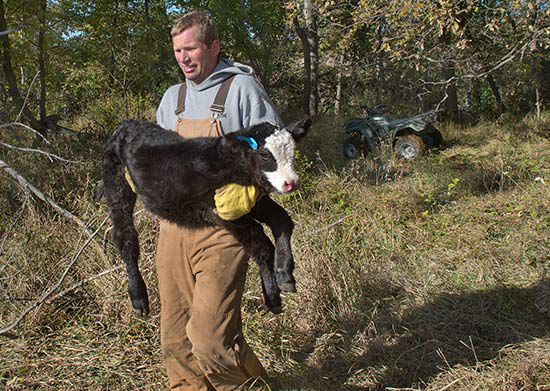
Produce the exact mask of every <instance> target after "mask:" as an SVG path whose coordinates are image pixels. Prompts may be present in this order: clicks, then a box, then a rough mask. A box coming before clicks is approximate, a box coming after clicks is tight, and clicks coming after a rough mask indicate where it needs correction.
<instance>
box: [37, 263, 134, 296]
mask: <svg viewBox="0 0 550 391" xmlns="http://www.w3.org/2000/svg"><path fill="white" fill-rule="evenodd" d="M125 267H126V266H125V265H124V264H122V265H117V266H113V267H111V268H109V269H106V270H103V271H102V272H101V273H97V274H94V275H93V276H90V277H88V278H85V279H83V280H82V281H79V282H77V283H75V284H73V285H71V286H70V287H69V288H67V289H65V290H63V291H61V292H59V293H57V294H55V295H54V296H52V297H50V298H49V299H47V300H46V303H47V304H49V303H51V302H53V301H55V300H57V299H59V298H60V297H62V296H65V295H66V294H67V293H69V292H71V291H74V290H75V289H76V288H80V287H81V286H83V285H85V284H87V283H88V282H90V281H93V280H97V279H98V278H100V277H103V276H104V275H106V274H109V273H112V272H115V271H117V270H120V269H124V268H125Z"/></svg>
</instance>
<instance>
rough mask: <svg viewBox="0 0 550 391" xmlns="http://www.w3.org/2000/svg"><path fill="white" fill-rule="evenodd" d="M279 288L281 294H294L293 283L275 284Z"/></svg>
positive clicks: (294, 286)
mask: <svg viewBox="0 0 550 391" xmlns="http://www.w3.org/2000/svg"><path fill="white" fill-rule="evenodd" d="M277 285H278V286H279V289H281V291H283V292H291V293H293V292H296V284H295V283H293V282H283V283H281V284H277Z"/></svg>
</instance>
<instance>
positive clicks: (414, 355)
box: [0, 113, 550, 391]
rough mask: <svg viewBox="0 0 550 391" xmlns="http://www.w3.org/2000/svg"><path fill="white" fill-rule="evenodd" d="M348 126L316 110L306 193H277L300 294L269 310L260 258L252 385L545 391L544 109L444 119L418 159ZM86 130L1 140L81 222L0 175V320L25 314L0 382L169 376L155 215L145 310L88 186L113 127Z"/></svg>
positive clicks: (128, 384) (144, 218)
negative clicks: (363, 154)
mask: <svg viewBox="0 0 550 391" xmlns="http://www.w3.org/2000/svg"><path fill="white" fill-rule="evenodd" d="M340 124H341V119H334V118H322V119H319V120H318V121H317V122H316V123H315V125H314V127H313V128H312V131H311V134H310V135H309V136H308V137H307V138H306V139H305V140H304V145H302V146H301V149H300V151H299V156H298V162H299V167H300V171H301V174H302V189H301V190H300V192H298V193H296V194H294V195H292V196H289V197H278V198H277V200H278V201H280V202H281V203H283V204H284V205H285V207H286V208H287V209H288V210H289V212H290V213H291V215H292V217H293V218H294V220H295V222H296V229H295V234H294V237H293V246H294V255H295V258H296V263H297V271H296V277H297V279H298V293H295V294H288V295H286V296H285V297H284V299H283V300H284V304H285V311H284V313H283V314H281V315H272V314H269V313H266V312H265V311H263V310H262V308H261V294H260V289H259V278H258V273H257V270H256V269H255V266H253V267H251V268H250V272H249V275H248V283H247V290H246V292H245V298H244V306H243V317H244V324H245V335H246V336H247V339H248V341H249V344H250V345H251V346H252V347H253V348H254V350H255V351H256V352H257V354H258V356H259V357H260V360H261V361H262V362H263V363H264V364H265V366H266V368H267V370H268V373H269V375H270V376H271V378H270V379H268V381H267V382H265V383H264V382H258V383H256V384H255V385H253V386H252V387H257V388H258V389H271V390H322V391H324V390H350V391H355V390H357V391H358V390H398V389H400V390H416V389H422V390H440V391H443V390H518V391H519V390H550V277H549V276H548V273H549V272H550V260H549V257H548V254H549V247H550V246H549V244H550V243H549V242H550V235H549V232H550V231H549V222H550V221H549V206H550V192H549V191H548V186H549V184H550V164H549V163H550V152H549V151H550V141H549V136H550V115H548V113H543V115H542V116H541V118H538V119H535V118H532V117H528V118H525V119H523V120H518V121H501V122H500V123H483V124H479V125H477V126H474V127H464V128H462V127H456V126H447V127H445V126H442V127H441V130H442V133H443V136H444V138H445V145H444V147H443V149H442V150H441V151H439V152H437V153H430V154H429V155H427V156H425V157H423V158H422V159H420V160H419V161H417V162H415V163H412V164H411V163H402V162H399V161H395V160H394V159H393V158H392V156H391V153H390V152H389V151H387V150H386V151H382V153H381V155H380V156H378V157H376V158H374V157H370V158H361V159H358V160H355V161H345V160H344V158H343V157H342V156H341V155H342V153H341V142H342V135H341V134H339V133H338V130H337V129H338V126H339V125H340ZM90 129H92V130H93V131H92V130H89V131H88V132H83V133H81V134H79V135H76V136H75V135H71V134H58V135H55V136H54V137H52V138H51V140H50V141H51V144H49V145H46V144H44V143H39V142H37V141H36V139H35V137H34V136H33V135H32V134H31V133H30V132H28V131H26V130H24V129H20V128H17V129H13V130H12V131H11V132H5V137H4V135H3V142H4V143H9V144H10V145H19V146H31V145H32V147H33V148H40V149H43V150H48V151H51V152H52V153H55V154H57V155H60V156H62V157H64V158H66V159H69V160H71V161H75V162H63V161H61V162H60V161H57V160H55V159H54V160H53V161H50V160H48V158H47V157H46V156H42V155H38V154H36V153H29V152H22V151H18V150H14V149H10V148H2V149H0V160H2V161H4V162H6V163H8V164H9V165H10V166H11V167H13V168H14V169H15V170H17V171H18V172H19V173H20V174H21V175H23V176H24V177H25V178H26V179H27V180H28V181H29V182H30V183H32V184H33V185H34V186H36V188H38V189H40V191H42V192H43V193H44V194H45V195H47V196H48V197H50V198H51V199H52V200H55V202H56V203H57V204H59V205H60V206H61V207H62V208H63V209H65V210H67V211H70V212H71V213H72V214H73V215H74V216H76V217H77V218H78V219H79V221H82V222H86V226H85V227H83V226H81V225H79V224H78V222H77V221H76V220H75V219H72V218H67V217H66V216H63V215H61V214H59V213H58V212H56V211H55V210H54V208H52V206H51V205H49V204H47V203H45V202H43V201H41V200H39V199H38V198H36V197H35V196H34V195H32V194H30V193H28V192H25V191H23V190H22V189H21V188H20V187H19V186H18V185H17V182H16V181H14V179H13V177H12V176H10V175H8V174H7V173H5V172H2V175H1V177H0V178H1V179H2V180H1V182H0V233H1V237H0V329H2V328H6V327H8V326H9V325H11V324H14V326H13V327H11V328H10V330H9V331H7V332H6V333H5V334H4V335H0V388H2V389H6V390H28V389H45V390H49V389H51V390H134V389H142V390H158V389H165V388H166V385H167V378H166V375H165V372H164V369H163V367H162V364H161V357H160V347H159V331H158V324H159V302H158V297H157V291H156V276H155V267H154V261H153V255H154V245H155V229H154V227H153V225H152V223H151V216H150V215H148V213H147V212H145V211H143V210H142V209H141V208H139V207H138V210H137V215H136V220H137V222H138V229H139V231H140V238H141V244H142V260H141V268H142V271H143V272H144V276H145V278H146V281H147V283H148V286H149V291H150V296H151V298H152V314H151V316H150V317H149V318H146V319H141V318H137V317H135V316H134V314H133V311H132V309H131V306H130V302H129V299H128V297H127V293H126V285H125V284H126V278H125V273H124V270H123V269H122V268H121V267H120V264H119V262H120V260H119V258H118V257H117V254H116V252H115V250H114V248H113V246H112V245H111V243H110V228H109V227H110V223H109V222H108V221H107V222H105V218H106V216H107V210H106V206H105V204H104V203H103V202H102V201H101V200H100V201H97V200H95V198H94V197H95V195H96V192H97V189H98V185H97V182H98V180H99V170H98V162H99V158H100V151H101V145H102V143H103V141H104V139H105V137H106V135H108V134H109V133H110V132H111V131H110V130H105V129H101V128H94V124H90ZM107 129H109V128H107ZM90 232H91V233H90ZM104 271H105V273H103V272H104ZM65 273H66V274H65ZM33 305H34V306H35V307H33ZM26 308H30V310H29V311H28V313H27V314H26V316H24V317H22V318H21V319H20V321H19V322H17V321H18V318H19V317H20V314H22V313H23V311H24V310H25V309H26Z"/></svg>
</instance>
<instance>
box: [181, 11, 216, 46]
mask: <svg viewBox="0 0 550 391" xmlns="http://www.w3.org/2000/svg"><path fill="white" fill-rule="evenodd" d="M191 27H197V30H198V36H197V39H198V40H199V41H201V42H202V43H204V44H205V45H206V46H208V47H210V45H212V42H214V40H216V39H219V38H218V28H217V27H216V24H215V23H214V21H213V20H212V18H211V17H210V16H208V15H207V14H206V13H204V12H203V11H193V12H190V13H188V14H185V15H183V16H182V17H181V18H179V19H178V20H176V22H175V23H174V25H173V26H172V31H171V33H170V34H171V35H172V38H173V37H175V36H176V35H179V34H181V33H183V32H184V31H185V30H187V29H188V28H191Z"/></svg>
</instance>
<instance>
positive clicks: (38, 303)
mask: <svg viewBox="0 0 550 391" xmlns="http://www.w3.org/2000/svg"><path fill="white" fill-rule="evenodd" d="M108 218H109V216H107V217H105V219H103V221H102V222H101V224H100V225H99V227H97V229H96V230H95V231H94V232H93V233H92V234H91V235H90V237H89V238H88V239H87V240H86V242H85V243H84V244H83V245H82V247H81V248H80V249H78V250H77V251H76V253H75V254H74V255H73V258H72V259H71V262H69V265H68V266H67V267H66V268H65V271H64V272H63V274H62V275H61V277H60V278H59V280H58V281H57V283H55V284H54V285H53V286H52V287H50V289H48V290H47V291H46V292H44V293H43V294H42V296H40V298H39V299H38V300H37V301H35V302H34V303H32V304H31V305H30V306H28V307H27V308H25V309H24V310H23V312H21V313H20V314H19V316H18V317H17V319H15V320H14V321H13V322H12V323H11V324H9V325H8V326H6V327H4V328H2V329H0V335H2V334H7V333H9V332H10V331H11V330H13V329H14V328H15V327H17V325H18V324H19V323H20V322H21V321H22V320H23V319H24V318H25V316H27V314H28V313H29V312H31V311H32V310H34V309H35V308H37V307H39V306H41V305H42V304H44V303H45V302H46V300H48V298H49V297H50V295H51V294H52V293H53V292H54V291H55V290H56V289H58V288H59V287H60V286H61V284H62V283H63V281H65V278H66V277H67V274H69V271H70V270H71V268H72V267H73V265H74V264H75V263H76V261H77V260H78V258H79V257H80V255H81V254H82V252H83V251H84V249H85V248H86V247H87V246H88V244H90V242H91V241H92V239H93V238H94V236H95V235H96V234H97V233H98V232H99V230H100V229H101V228H102V227H103V225H104V224H105V222H106V221H107V220H108ZM100 274H101V273H100ZM96 278H97V277H96ZM64 292H65V291H63V292H61V293H63V294H64ZM67 292H68V290H67ZM56 296H58V295H56ZM56 296H54V297H56Z"/></svg>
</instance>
